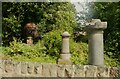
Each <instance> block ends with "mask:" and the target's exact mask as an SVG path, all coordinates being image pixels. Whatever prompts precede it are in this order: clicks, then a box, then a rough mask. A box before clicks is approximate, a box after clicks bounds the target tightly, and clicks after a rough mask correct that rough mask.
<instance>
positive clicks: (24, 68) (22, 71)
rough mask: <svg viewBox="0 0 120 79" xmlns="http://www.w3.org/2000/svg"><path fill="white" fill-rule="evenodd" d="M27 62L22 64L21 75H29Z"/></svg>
mask: <svg viewBox="0 0 120 79" xmlns="http://www.w3.org/2000/svg"><path fill="white" fill-rule="evenodd" d="M27 64H28V63H27V62H21V74H28V73H27Z"/></svg>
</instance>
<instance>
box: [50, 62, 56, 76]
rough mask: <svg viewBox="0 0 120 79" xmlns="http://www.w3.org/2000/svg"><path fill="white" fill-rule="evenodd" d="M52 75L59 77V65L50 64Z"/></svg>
mask: <svg viewBox="0 0 120 79" xmlns="http://www.w3.org/2000/svg"><path fill="white" fill-rule="evenodd" d="M50 77H57V65H56V64H50Z"/></svg>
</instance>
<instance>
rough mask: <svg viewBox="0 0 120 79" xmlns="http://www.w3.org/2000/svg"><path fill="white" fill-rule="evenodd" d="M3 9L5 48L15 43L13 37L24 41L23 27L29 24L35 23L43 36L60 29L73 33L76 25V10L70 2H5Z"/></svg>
mask: <svg viewBox="0 0 120 79" xmlns="http://www.w3.org/2000/svg"><path fill="white" fill-rule="evenodd" d="M2 8H3V11H2V12H3V28H2V30H3V31H2V34H3V35H2V38H3V45H4V46H7V45H9V42H11V41H13V37H16V38H17V39H20V40H24V38H25V37H24V34H23V27H24V25H25V23H27V22H35V23H36V24H37V25H38V28H39V32H40V33H41V34H45V33H47V32H50V31H52V30H58V29H63V30H68V31H72V29H73V27H75V25H76V23H75V18H74V16H75V14H74V8H73V6H72V4H71V3H69V2H64V3H51V2H45V3H44V2H43V3H42V2H40V3H35V2H28V3H24V2H22V3H15V2H13V3H4V2H3V3H2ZM8 38H9V40H8Z"/></svg>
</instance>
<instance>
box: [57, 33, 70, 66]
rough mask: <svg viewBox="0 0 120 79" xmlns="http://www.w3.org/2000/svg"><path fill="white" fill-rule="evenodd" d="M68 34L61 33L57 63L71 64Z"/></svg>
mask: <svg viewBox="0 0 120 79" xmlns="http://www.w3.org/2000/svg"><path fill="white" fill-rule="evenodd" d="M69 36H70V34H69V33H68V32H64V33H63V34H62V51H61V54H60V59H59V60H58V64H71V60H70V53H69Z"/></svg>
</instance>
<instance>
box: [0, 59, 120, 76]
mask: <svg viewBox="0 0 120 79" xmlns="http://www.w3.org/2000/svg"><path fill="white" fill-rule="evenodd" d="M0 72H2V73H1V74H0V75H1V76H2V77H115V76H117V77H120V68H116V67H102V66H101V67H100V66H92V65H59V64H51V63H35V62H13V61H8V60H3V61H1V64H0Z"/></svg>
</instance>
